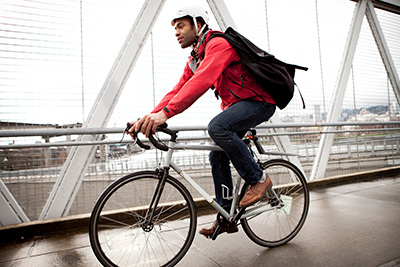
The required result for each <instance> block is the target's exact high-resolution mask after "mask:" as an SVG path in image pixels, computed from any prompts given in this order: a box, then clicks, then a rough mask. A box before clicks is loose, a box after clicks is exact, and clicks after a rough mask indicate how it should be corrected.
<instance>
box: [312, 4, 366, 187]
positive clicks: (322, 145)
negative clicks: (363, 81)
mask: <svg viewBox="0 0 400 267" xmlns="http://www.w3.org/2000/svg"><path fill="white" fill-rule="evenodd" d="M369 1H370V0H359V1H358V2H357V5H356V8H355V11H354V16H353V20H352V22H351V26H350V31H349V35H348V37H347V41H346V46H345V49H344V53H343V58H342V62H341V64H340V67H339V74H338V78H337V82H336V86H335V90H334V93H333V95H332V98H331V105H330V108H329V110H328V117H327V123H334V122H337V121H338V120H339V115H340V111H341V108H342V104H343V98H344V94H345V91H346V86H347V82H348V80H349V75H350V70H351V65H352V62H353V59H354V54H355V51H356V47H357V41H358V37H359V36H360V31H361V25H362V22H363V17H364V14H365V11H366V8H367V2H369ZM332 129H333V128H332V127H324V132H325V131H330V130H332ZM334 137H335V135H334V134H326V135H322V137H321V140H320V142H319V147H318V151H317V155H316V157H315V160H314V164H313V168H312V170H311V174H310V180H313V179H317V178H323V177H324V175H325V171H326V166H327V164H328V159H329V155H330V150H331V147H332V144H333V139H334Z"/></svg>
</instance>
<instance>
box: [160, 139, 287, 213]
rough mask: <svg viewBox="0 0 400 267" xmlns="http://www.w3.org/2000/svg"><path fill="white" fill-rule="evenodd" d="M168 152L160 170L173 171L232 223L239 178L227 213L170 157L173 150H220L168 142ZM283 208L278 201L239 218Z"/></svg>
mask: <svg viewBox="0 0 400 267" xmlns="http://www.w3.org/2000/svg"><path fill="white" fill-rule="evenodd" d="M168 147H169V149H168V151H167V155H166V157H165V159H164V161H163V164H162V165H161V167H162V168H164V170H165V171H168V168H169V167H171V168H172V169H174V171H175V172H176V173H177V174H179V176H181V177H182V178H184V179H185V180H186V181H187V182H188V183H189V184H190V185H191V186H193V188H194V189H195V190H196V191H197V192H199V193H200V195H202V196H203V197H204V198H205V199H206V201H207V202H208V203H209V204H210V205H211V206H212V207H213V208H214V209H215V210H217V211H218V212H220V214H222V216H223V217H224V218H225V219H227V220H228V221H232V220H233V219H234V217H235V207H236V204H237V201H238V196H239V188H240V185H241V178H240V177H238V178H237V181H236V186H235V187H234V192H233V200H232V205H231V210H230V212H229V213H228V212H227V211H226V210H225V209H223V208H222V207H221V205H219V204H218V203H217V202H216V201H214V199H213V198H212V197H211V196H210V195H209V194H208V193H207V192H206V191H205V190H204V189H203V188H202V187H201V186H200V185H199V184H198V183H196V182H195V181H194V180H193V179H192V178H191V177H190V176H189V175H188V174H187V173H185V171H184V170H183V169H181V168H180V167H179V166H178V165H177V164H176V163H175V162H174V161H173V160H172V155H173V152H174V150H175V149H196V150H214V151H222V148H220V147H218V146H215V145H208V146H207V145H177V144H176V143H175V142H173V141H169V142H168ZM272 192H273V194H274V195H275V197H276V199H279V198H278V196H277V195H276V193H275V192H274V191H273V190H272ZM282 206H283V203H282V202H281V201H280V202H279V204H278V205H276V206H274V207H268V208H265V209H260V208H258V209H256V211H251V209H250V212H246V213H245V214H242V215H241V216H240V218H241V219H243V218H247V217H252V216H257V215H259V214H261V213H263V212H266V211H269V210H273V209H277V208H280V207H282Z"/></svg>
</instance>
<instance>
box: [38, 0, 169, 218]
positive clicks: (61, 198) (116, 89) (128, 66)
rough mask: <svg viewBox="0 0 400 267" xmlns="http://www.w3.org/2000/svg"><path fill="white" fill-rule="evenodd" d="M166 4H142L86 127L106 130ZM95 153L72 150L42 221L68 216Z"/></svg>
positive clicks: (158, 1)
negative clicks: (104, 128)
mask: <svg viewBox="0 0 400 267" xmlns="http://www.w3.org/2000/svg"><path fill="white" fill-rule="evenodd" d="M165 1H166V0H146V1H145V2H144V3H143V6H142V9H141V11H140V13H139V15H138V17H137V18H136V21H135V23H134V24H133V26H132V28H131V30H130V32H129V34H128V36H127V38H126V40H125V42H124V44H123V46H122V48H121V50H120V52H119V54H118V56H117V58H116V60H115V62H114V65H113V66H112V68H111V70H110V72H109V74H108V76H107V79H106V81H105V82H104V85H103V87H102V89H101V91H100V92H99V94H98V96H97V99H96V101H95V103H94V105H93V107H92V109H91V111H90V113H89V115H88V118H87V120H86V122H85V124H84V126H83V127H84V128H97V127H98V128H103V127H106V125H107V123H108V120H109V119H110V117H111V115H112V113H113V110H114V108H115V106H116V104H117V102H118V99H119V96H120V95H121V93H122V91H123V89H124V86H125V84H126V82H127V80H128V78H129V75H130V73H131V72H132V69H133V67H134V65H135V63H136V61H137V59H138V57H139V55H140V52H141V51H142V49H143V46H144V44H145V42H146V40H147V37H148V36H149V34H150V32H151V30H152V28H153V26H154V23H155V21H156V20H157V17H158V15H159V14H160V12H161V9H162V7H163V5H164V3H165ZM100 138H101V135H96V136H95V135H93V136H80V137H79V138H78V141H94V140H96V141H97V140H99V139H100ZM95 151H96V147H95V146H93V147H82V146H80V147H73V148H72V149H71V151H70V153H69V155H68V158H67V160H66V162H65V164H64V166H63V169H62V170H61V172H60V175H59V177H58V179H57V181H56V183H55V185H54V187H53V189H52V192H51V193H50V196H49V198H48V200H47V202H46V204H45V206H44V208H43V211H42V213H41V215H40V217H39V219H48V218H56V217H61V216H66V215H68V213H69V210H70V208H71V206H72V203H73V201H74V199H75V197H76V194H77V193H78V190H79V187H80V185H81V183H82V180H83V177H84V175H85V173H86V170H87V168H88V166H89V163H90V162H91V160H92V159H93V156H94V154H95Z"/></svg>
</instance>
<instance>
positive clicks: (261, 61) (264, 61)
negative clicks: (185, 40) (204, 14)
mask: <svg viewBox="0 0 400 267" xmlns="http://www.w3.org/2000/svg"><path fill="white" fill-rule="evenodd" d="M213 37H223V38H225V39H226V40H227V41H228V42H229V43H230V45H231V46H232V47H233V48H234V49H235V50H236V51H237V52H238V54H239V56H240V57H241V60H240V61H235V62H233V63H232V64H231V65H237V64H244V65H245V66H246V67H247V68H248V70H249V72H250V73H251V74H252V75H253V77H254V78H255V79H256V80H257V82H258V83H259V84H261V86H262V87H263V88H264V90H266V91H267V93H268V94H269V95H270V96H271V97H272V99H273V100H274V101H275V102H276V105H277V106H278V107H279V108H280V109H284V108H285V107H286V106H287V105H288V104H289V102H290V100H292V98H293V93H294V86H295V85H296V83H295V82H294V73H295V70H296V69H300V70H305V71H306V70H308V68H306V67H301V66H297V65H292V64H287V63H285V62H282V61H280V60H279V59H277V58H275V57H274V56H273V55H271V54H269V53H267V52H265V51H264V50H262V49H260V48H258V47H257V46H256V45H255V44H253V43H252V42H251V41H250V40H248V39H247V38H246V37H244V36H243V35H241V34H240V33H238V32H237V31H235V30H234V29H233V28H232V27H228V28H227V29H226V31H225V33H218V32H217V33H213V34H212V35H211V36H210V38H209V39H208V40H207V42H209V41H210V40H211V39H212V38H213ZM241 86H242V85H241ZM246 88H247V87H246ZM248 89H250V88H248ZM250 90H251V89H250ZM253 92H254V91H253ZM299 93H300V91H299ZM300 97H301V99H302V101H303V108H305V104H304V100H303V96H302V95H301V93H300Z"/></svg>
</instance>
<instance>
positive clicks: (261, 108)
mask: <svg viewBox="0 0 400 267" xmlns="http://www.w3.org/2000/svg"><path fill="white" fill-rule="evenodd" d="M275 109H276V107H275V105H273V104H269V105H266V104H264V103H263V102H261V101H241V102H238V103H236V104H234V105H232V106H230V107H229V108H228V109H226V110H224V111H223V112H221V113H220V114H218V115H217V116H216V117H214V118H213V119H212V120H211V121H210V123H209V125H208V133H209V135H210V137H211V138H212V140H213V141H214V142H215V143H216V144H217V145H218V146H220V147H221V148H222V149H223V150H224V151H211V152H210V156H209V160H210V164H211V172H212V176H213V179H214V189H215V195H216V201H217V203H218V204H220V205H221V206H228V205H229V206H230V204H231V202H232V201H231V200H228V199H226V197H227V196H228V194H224V195H225V196H226V197H225V198H223V193H222V190H224V191H225V192H226V193H227V192H229V197H230V196H231V195H232V190H233V184H232V174H231V169H230V161H231V162H232V164H233V166H234V167H235V169H236V170H237V172H238V173H239V175H240V177H242V178H243V179H244V180H245V181H246V182H247V183H248V184H251V185H253V184H256V183H258V181H259V180H260V179H261V177H262V174H263V172H262V170H261V168H260V167H259V166H258V164H257V163H256V162H255V160H254V158H253V157H252V156H251V153H250V151H249V149H248V148H247V146H246V144H245V143H244V142H243V141H242V137H243V136H244V135H245V134H246V132H247V130H248V129H249V128H253V127H255V126H256V125H258V124H260V123H262V122H264V121H267V120H268V119H269V118H270V117H271V116H272V115H273V114H274V112H275ZM222 185H224V186H225V188H224V189H223V188H222Z"/></svg>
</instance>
